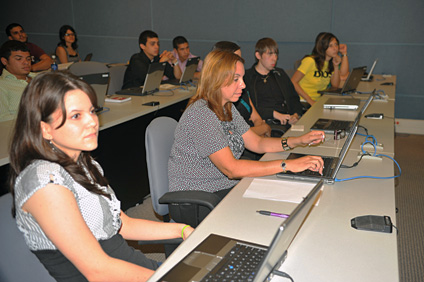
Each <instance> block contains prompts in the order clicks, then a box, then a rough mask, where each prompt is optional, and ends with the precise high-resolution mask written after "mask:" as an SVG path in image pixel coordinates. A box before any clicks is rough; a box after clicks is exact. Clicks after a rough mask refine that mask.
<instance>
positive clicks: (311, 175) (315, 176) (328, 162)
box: [277, 115, 361, 184]
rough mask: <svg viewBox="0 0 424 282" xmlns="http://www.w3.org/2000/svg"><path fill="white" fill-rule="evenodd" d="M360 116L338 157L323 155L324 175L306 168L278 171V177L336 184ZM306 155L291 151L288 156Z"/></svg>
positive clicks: (290, 157)
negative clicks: (296, 170)
mask: <svg viewBox="0 0 424 282" xmlns="http://www.w3.org/2000/svg"><path fill="white" fill-rule="evenodd" d="M360 118H361V117H360V116H359V115H358V116H357V117H356V119H355V121H354V122H353V125H352V128H351V130H350V132H349V135H348V136H347V138H346V141H345V142H344V144H343V147H342V149H341V150H340V153H339V156H338V157H329V156H321V157H322V160H323V161H324V168H323V170H322V175H321V174H319V173H318V172H316V171H312V170H304V171H301V172H291V171H286V172H280V173H277V177H278V178H282V179H288V180H300V181H312V182H315V181H320V180H321V179H322V180H324V182H325V183H326V184H334V182H335V179H336V175H337V173H338V172H339V170H340V167H341V165H342V163H343V159H344V158H345V156H346V154H347V152H348V150H349V147H350V144H352V141H353V138H354V137H355V134H356V131H357V130H358V124H359V120H360ZM304 156H306V155H305V154H298V153H290V154H289V156H288V157H287V159H288V160H292V159H297V158H301V157H304Z"/></svg>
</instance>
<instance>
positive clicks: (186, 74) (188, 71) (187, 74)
mask: <svg viewBox="0 0 424 282" xmlns="http://www.w3.org/2000/svg"><path fill="white" fill-rule="evenodd" d="M199 61H200V57H194V58H188V59H187V64H186V67H185V69H184V71H183V74H182V75H181V78H180V79H169V80H164V81H162V83H163V84H172V85H184V84H187V83H190V82H192V81H193V78H194V74H195V73H196V71H197V65H198V64H199Z"/></svg>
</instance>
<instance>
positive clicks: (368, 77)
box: [361, 59, 378, 82]
mask: <svg viewBox="0 0 424 282" xmlns="http://www.w3.org/2000/svg"><path fill="white" fill-rule="evenodd" d="M377 62H378V59H375V61H374V63H373V64H372V67H371V69H370V71H369V73H368V75H367V76H365V75H364V76H365V77H362V78H361V81H367V82H370V81H372V72H373V71H374V68H375V65H376V64H377Z"/></svg>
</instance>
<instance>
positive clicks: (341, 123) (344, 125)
mask: <svg viewBox="0 0 424 282" xmlns="http://www.w3.org/2000/svg"><path fill="white" fill-rule="evenodd" d="M350 124H351V122H350V121H345V120H332V121H331V123H330V125H329V126H328V127H327V128H326V129H327V130H340V129H344V130H345V131H349V127H350Z"/></svg>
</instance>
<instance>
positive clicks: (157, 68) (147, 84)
mask: <svg viewBox="0 0 424 282" xmlns="http://www.w3.org/2000/svg"><path fill="white" fill-rule="evenodd" d="M166 64H167V63H166V62H163V63H151V64H150V65H149V70H148V71H147V75H146V79H145V80H144V85H143V86H142V87H133V88H127V89H122V90H119V91H116V93H117V94H124V95H133V96H145V95H151V94H153V93H155V92H158V91H159V86H160V83H161V81H162V78H163V73H164V72H165V66H166Z"/></svg>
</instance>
